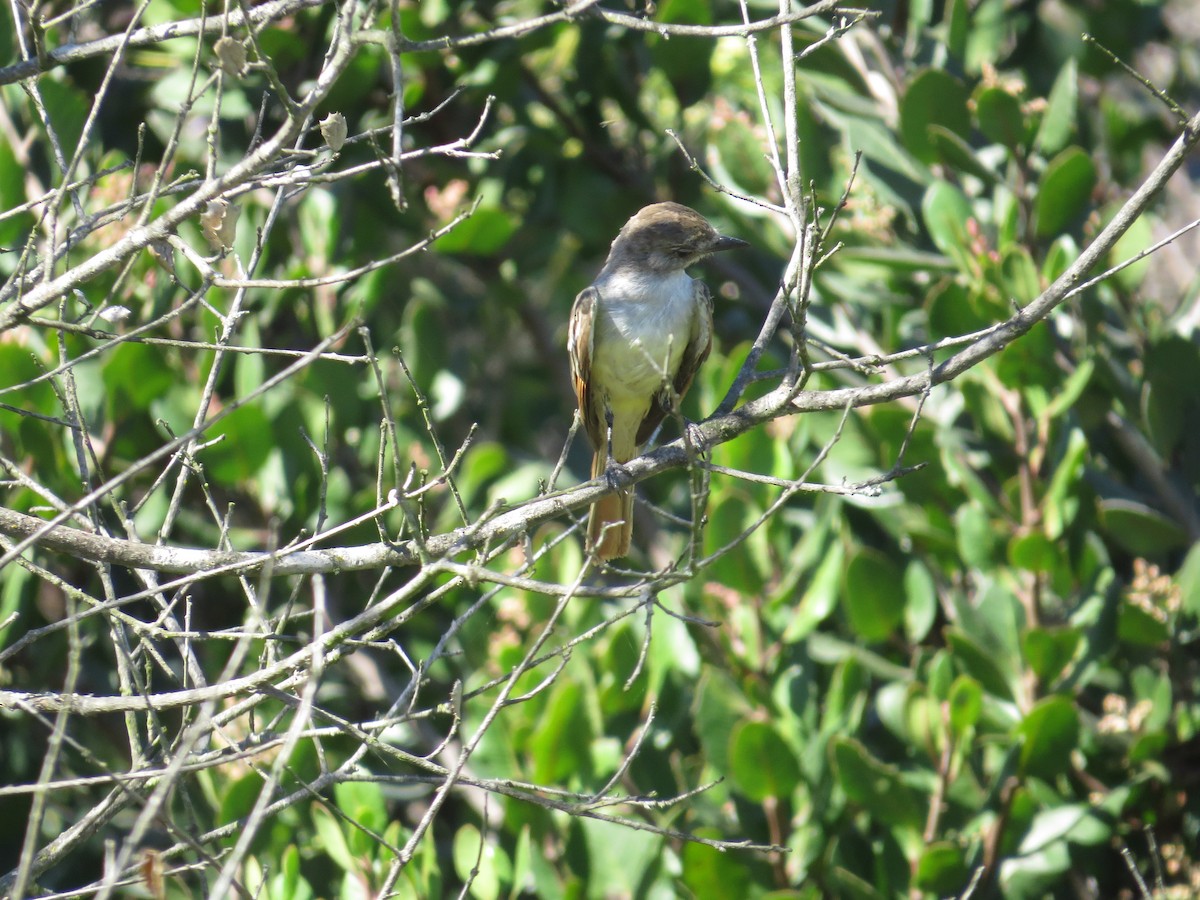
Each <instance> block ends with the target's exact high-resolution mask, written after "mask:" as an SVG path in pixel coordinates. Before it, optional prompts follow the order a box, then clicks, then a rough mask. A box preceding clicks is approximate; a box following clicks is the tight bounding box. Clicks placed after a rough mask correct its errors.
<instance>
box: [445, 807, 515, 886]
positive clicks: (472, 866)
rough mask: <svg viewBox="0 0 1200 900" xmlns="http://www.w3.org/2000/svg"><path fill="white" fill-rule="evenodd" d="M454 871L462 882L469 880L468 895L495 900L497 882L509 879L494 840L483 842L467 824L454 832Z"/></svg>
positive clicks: (504, 857) (509, 868)
mask: <svg viewBox="0 0 1200 900" xmlns="http://www.w3.org/2000/svg"><path fill="white" fill-rule="evenodd" d="M454 872H455V874H456V875H458V877H459V879H460V880H461V881H463V882H464V883H465V882H466V881H468V880H471V896H472V897H476V898H478V900H496V898H497V897H499V896H500V886H501V884H502V883H504V882H507V881H509V880H510V879H511V878H512V866H511V864H510V863H509V861H508V855H507V854H506V853H505V852H504V851H503V850H502V849H500V848H499V847H497V846H496V844H495V843H494V842H492V841H483V838H482V836H481V835H480V833H479V829H478V828H476V827H475V826H474V825H470V824H467V825H463V826H462V827H461V828H459V829H458V831H457V832H456V833H455V835H454ZM472 879H473V880H472Z"/></svg>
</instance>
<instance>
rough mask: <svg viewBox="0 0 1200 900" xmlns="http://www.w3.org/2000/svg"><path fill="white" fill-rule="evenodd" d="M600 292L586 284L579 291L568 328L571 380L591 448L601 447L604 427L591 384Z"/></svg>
mask: <svg viewBox="0 0 1200 900" xmlns="http://www.w3.org/2000/svg"><path fill="white" fill-rule="evenodd" d="M598 299H599V294H598V292H597V291H596V288H595V287H592V286H590V285H589V286H588V287H585V288H584V289H583V290H582V291H580V292H579V296H578V297H576V298H575V305H574V306H572V307H571V323H570V326H569V327H568V329H567V353H568V355H569V356H570V357H571V380H572V381H574V383H575V398H576V399H577V400H578V401H579V413H580V415H581V416H582V417H583V425H584V428H585V429H586V430H587V434H588V438H589V439H590V440H591V442H592V446H593V447H603V446H604V443H605V426H604V416H603V414H602V411H600V410H597V409H594V408H593V403H594V399H593V397H592V392H591V391H590V390H589V389H588V385H589V384H590V383H591V372H592V347H593V345H594V343H595V337H594V334H595V329H594V328H593V325H594V324H595V321H596V302H597V300H598Z"/></svg>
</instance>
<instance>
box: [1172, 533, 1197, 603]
mask: <svg viewBox="0 0 1200 900" xmlns="http://www.w3.org/2000/svg"><path fill="white" fill-rule="evenodd" d="M1175 580H1176V583H1177V584H1178V585H1179V592H1180V595H1181V602H1180V609H1181V610H1183V611H1184V612H1187V613H1191V614H1192V615H1193V616H1200V544H1196V545H1195V546H1194V547H1192V549H1191V550H1189V551H1188V555H1187V557H1186V558H1185V559H1184V561H1183V565H1182V566H1180V567H1179V572H1178V573H1177V574H1176V576H1175Z"/></svg>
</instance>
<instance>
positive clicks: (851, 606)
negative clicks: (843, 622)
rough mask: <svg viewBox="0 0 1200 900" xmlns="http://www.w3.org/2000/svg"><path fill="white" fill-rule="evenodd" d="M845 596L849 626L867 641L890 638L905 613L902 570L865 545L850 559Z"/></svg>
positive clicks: (847, 568) (847, 567)
mask: <svg viewBox="0 0 1200 900" xmlns="http://www.w3.org/2000/svg"><path fill="white" fill-rule="evenodd" d="M843 596H844V603H845V609H846V617H847V618H848V619H849V621H850V627H851V628H853V629H854V631H855V632H856V633H857V634H858V635H859V636H860V637H862V638H863V639H864V640H867V641H872V642H875V641H882V640H885V639H886V638H888V637H889V636H890V635H891V633H892V632H893V631H895V630H896V626H897V625H899V624H900V620H901V619H902V618H903V616H904V591H903V580H902V577H901V573H900V570H899V569H897V568H896V564H895V563H893V562H892V561H891V560H890V559H889V558H888V557H886V556H884V555H883V554H882V553H880V552H879V551H877V550H872V549H869V548H864V549H861V550H859V551H858V552H856V553H855V554H854V556H852V557H851V558H850V563H849V565H847V566H846V582H845V590H844V592H843Z"/></svg>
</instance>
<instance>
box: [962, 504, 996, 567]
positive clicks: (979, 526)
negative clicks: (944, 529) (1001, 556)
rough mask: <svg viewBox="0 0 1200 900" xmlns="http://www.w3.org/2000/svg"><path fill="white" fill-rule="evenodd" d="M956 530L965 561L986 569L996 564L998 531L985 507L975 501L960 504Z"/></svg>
mask: <svg viewBox="0 0 1200 900" xmlns="http://www.w3.org/2000/svg"><path fill="white" fill-rule="evenodd" d="M954 531H955V536H956V538H957V541H958V553H959V556H960V557H961V558H962V560H963V562H965V563H966V564H967V565H968V566H970V567H971V568H973V569H981V570H984V571H986V570H989V569H991V568H992V567H993V566H994V565H995V555H996V533H995V532H994V531H993V529H992V523H991V519H990V518H989V516H988V514H987V512H986V511H985V510H984V509H983V508H981V507H979V506H977V505H975V504H973V503H970V504H967V505H965V506H960V507H959V509H958V512H957V513H956V514H955V516H954Z"/></svg>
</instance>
